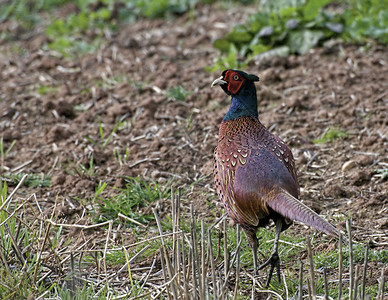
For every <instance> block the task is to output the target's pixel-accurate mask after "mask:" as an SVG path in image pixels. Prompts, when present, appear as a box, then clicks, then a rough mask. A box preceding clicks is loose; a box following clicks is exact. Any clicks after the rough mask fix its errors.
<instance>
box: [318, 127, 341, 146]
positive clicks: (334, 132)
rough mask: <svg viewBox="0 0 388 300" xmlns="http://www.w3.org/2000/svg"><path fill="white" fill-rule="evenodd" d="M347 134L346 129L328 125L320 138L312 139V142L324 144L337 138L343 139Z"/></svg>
mask: <svg viewBox="0 0 388 300" xmlns="http://www.w3.org/2000/svg"><path fill="white" fill-rule="evenodd" d="M346 135H347V133H346V131H344V130H343V129H341V128H339V127H330V128H329V129H328V130H327V131H326V132H325V133H324V134H323V135H322V137H321V138H318V139H315V140H313V143H314V144H326V143H331V142H333V141H335V140H338V139H343V138H345V137H346Z"/></svg>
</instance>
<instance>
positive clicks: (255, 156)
mask: <svg viewBox="0 0 388 300" xmlns="http://www.w3.org/2000/svg"><path fill="white" fill-rule="evenodd" d="M255 81H259V77H257V76H256V75H252V74H247V73H245V72H242V71H238V70H225V71H224V72H223V73H222V76H221V77H220V78H217V79H216V80H214V81H213V83H212V85H211V86H212V87H213V86H215V85H219V86H221V88H222V89H223V90H224V92H225V93H226V94H227V95H231V97H232V102H231V105H230V108H229V111H228V112H227V114H226V115H225V117H224V119H223V120H222V122H221V125H220V129H219V136H218V145H217V147H216V149H215V150H214V168H213V173H214V182H215V185H216V190H217V193H218V196H219V198H220V200H221V202H222V203H223V205H224V207H225V209H226V211H227V213H228V214H229V216H230V217H231V218H232V219H233V220H234V221H235V222H236V223H239V224H240V225H241V227H242V229H243V230H244V232H245V235H246V237H247V240H248V242H249V245H250V247H251V248H252V252H253V264H254V269H255V272H258V270H261V269H263V268H264V267H266V266H268V265H270V270H269V274H268V277H267V283H266V284H267V286H268V285H269V283H270V281H271V278H272V274H273V271H274V269H275V267H276V270H277V277H278V279H279V281H280V259H279V255H278V244H279V236H280V233H281V232H282V231H284V230H285V229H287V228H288V227H289V226H290V225H291V223H292V221H299V222H302V223H304V224H306V225H309V226H311V227H314V228H316V229H318V230H320V231H322V232H324V233H326V234H329V235H334V236H338V235H339V232H338V231H337V229H336V228H335V227H334V226H333V225H331V224H330V223H329V222H327V221H326V220H324V219H323V218H322V217H320V216H319V215H318V214H317V213H315V212H314V211H313V210H311V209H310V208H309V207H307V206H306V205H304V204H303V203H302V202H300V201H299V200H298V197H299V184H298V178H297V175H296V169H295V161H294V157H293V155H292V152H291V150H290V149H289V148H288V146H287V145H286V144H285V143H284V142H283V141H282V140H281V139H280V138H279V137H277V136H275V135H273V134H272V133H270V132H269V131H268V130H267V129H266V128H265V127H264V125H263V124H261V122H260V121H259V119H258V111H257V95H256V87H255V84H254V82H255ZM271 219H272V220H273V221H274V223H275V225H276V236H275V241H274V249H273V252H272V254H271V256H270V258H269V259H268V260H267V261H266V262H264V264H262V265H261V266H258V265H257V250H258V240H257V236H256V232H257V230H258V228H259V227H264V226H267V225H268V224H269V222H270V220H271Z"/></svg>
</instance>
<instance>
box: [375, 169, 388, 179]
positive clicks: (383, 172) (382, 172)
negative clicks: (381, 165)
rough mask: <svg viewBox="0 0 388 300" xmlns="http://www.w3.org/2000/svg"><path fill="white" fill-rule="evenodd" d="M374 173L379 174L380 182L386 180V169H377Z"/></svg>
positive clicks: (387, 177) (387, 171)
mask: <svg viewBox="0 0 388 300" xmlns="http://www.w3.org/2000/svg"><path fill="white" fill-rule="evenodd" d="M376 173H377V174H379V177H380V180H381V181H386V180H387V179H388V169H377V170H376Z"/></svg>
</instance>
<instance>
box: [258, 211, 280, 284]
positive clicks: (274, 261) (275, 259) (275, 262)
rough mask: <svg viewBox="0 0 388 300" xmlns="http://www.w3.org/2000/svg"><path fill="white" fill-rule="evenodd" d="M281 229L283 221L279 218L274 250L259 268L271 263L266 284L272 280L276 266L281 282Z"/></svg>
mask: <svg viewBox="0 0 388 300" xmlns="http://www.w3.org/2000/svg"><path fill="white" fill-rule="evenodd" d="M281 231H282V221H281V220H280V219H278V220H277V221H276V236H275V242H274V250H273V252H272V254H271V256H270V257H269V259H268V260H267V261H266V262H265V263H263V264H262V265H261V266H259V268H258V270H261V269H263V268H265V267H266V266H268V265H270V269H269V273H268V278H267V282H266V284H265V285H266V286H269V283H270V282H271V278H272V274H273V271H274V269H275V267H276V273H277V277H278V280H279V282H280V258H279V254H278V246H279V237H280V232H281Z"/></svg>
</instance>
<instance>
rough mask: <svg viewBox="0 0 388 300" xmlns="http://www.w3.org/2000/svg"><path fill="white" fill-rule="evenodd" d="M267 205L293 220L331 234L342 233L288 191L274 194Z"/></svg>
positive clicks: (337, 234)
mask: <svg viewBox="0 0 388 300" xmlns="http://www.w3.org/2000/svg"><path fill="white" fill-rule="evenodd" d="M267 205H268V206H269V207H270V208H272V209H273V210H274V211H276V212H277V213H279V214H281V215H282V216H284V217H287V218H289V219H291V220H293V221H299V222H302V223H304V224H306V225H308V226H311V227H314V228H315V229H317V230H320V231H322V232H324V233H326V234H329V235H334V236H339V235H340V232H339V231H338V230H337V229H336V228H335V227H334V226H333V225H331V224H330V223H329V222H327V221H326V220H325V219H323V218H322V217H320V216H319V215H318V214H317V213H316V212H314V211H313V210H312V209H310V208H309V207H307V206H306V205H304V204H303V203H302V202H300V201H299V200H298V199H296V198H295V197H293V196H292V195H290V194H289V193H287V192H286V191H283V192H281V193H277V194H276V195H274V197H273V198H272V199H270V200H268V201H267Z"/></svg>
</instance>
